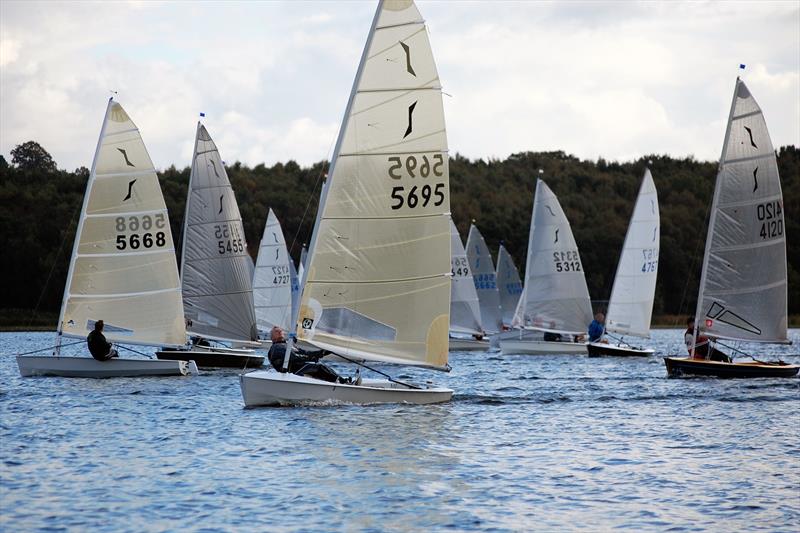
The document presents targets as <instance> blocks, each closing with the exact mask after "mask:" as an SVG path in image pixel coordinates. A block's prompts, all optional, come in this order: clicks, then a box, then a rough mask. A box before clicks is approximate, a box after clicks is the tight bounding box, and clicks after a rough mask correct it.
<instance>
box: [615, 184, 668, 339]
mask: <svg viewBox="0 0 800 533" xmlns="http://www.w3.org/2000/svg"><path fill="white" fill-rule="evenodd" d="M659 226H660V219H659V214H658V194H657V193H656V185H655V183H653V176H652V175H651V174H650V169H647V170H645V172H644V178H643V179H642V185H641V187H640V188H639V196H638V198H637V199H636V205H635V206H634V208H633V215H631V221H630V224H629V225H628V233H627V234H626V235H625V243H624V244H623V246H622V255H621V256H620V258H619V263H618V264H617V273H616V275H615V276H614V286H613V287H612V289H611V298H610V299H609V302H608V313H607V314H606V331H609V332H611V333H619V334H621V335H635V336H637V337H645V338H649V337H650V319H651V317H652V316H653V299H654V298H655V295H656V277H657V275H658V250H659V238H660V227H659Z"/></svg>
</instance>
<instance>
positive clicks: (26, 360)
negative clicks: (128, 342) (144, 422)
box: [17, 355, 198, 378]
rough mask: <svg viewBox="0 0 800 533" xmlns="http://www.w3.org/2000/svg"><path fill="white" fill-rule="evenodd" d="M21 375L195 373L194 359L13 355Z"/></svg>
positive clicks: (94, 376) (84, 376)
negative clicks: (102, 358) (101, 359)
mask: <svg viewBox="0 0 800 533" xmlns="http://www.w3.org/2000/svg"><path fill="white" fill-rule="evenodd" d="M17 364H18V366H19V373H20V375H22V377H31V376H60V377H67V378H122V377H143V376H187V375H189V374H197V373H198V370H197V365H196V364H195V362H194V361H171V360H166V361H162V360H160V359H119V358H114V359H109V360H108V361H97V360H95V359H93V358H91V357H61V356H53V355H38V356H28V355H25V356H17Z"/></svg>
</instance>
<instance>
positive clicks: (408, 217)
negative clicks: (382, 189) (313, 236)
mask: <svg viewBox="0 0 800 533" xmlns="http://www.w3.org/2000/svg"><path fill="white" fill-rule="evenodd" d="M443 216H449V213H433V214H430V215H394V216H391V215H386V216H383V217H327V216H326V217H323V218H322V220H393V219H403V220H409V219H416V218H431V217H443Z"/></svg>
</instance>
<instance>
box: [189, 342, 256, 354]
mask: <svg viewBox="0 0 800 533" xmlns="http://www.w3.org/2000/svg"><path fill="white" fill-rule="evenodd" d="M192 351H194V352H214V353H227V354H232V355H252V354H254V353H255V350H253V349H252V348H227V347H225V346H202V345H200V344H193V345H192Z"/></svg>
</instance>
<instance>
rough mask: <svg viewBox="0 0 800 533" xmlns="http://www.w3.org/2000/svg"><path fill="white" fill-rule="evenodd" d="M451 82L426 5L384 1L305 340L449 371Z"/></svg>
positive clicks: (327, 191) (334, 164)
mask: <svg viewBox="0 0 800 533" xmlns="http://www.w3.org/2000/svg"><path fill="white" fill-rule="evenodd" d="M384 26H385V27H384ZM420 80H423V81H420ZM439 86H440V83H439V81H438V72H437V70H436V65H435V63H434V60H433V55H432V52H431V49H430V43H429V41H428V34H427V31H425V26H424V23H423V22H422V20H421V17H420V16H419V12H418V11H417V8H416V6H415V5H414V3H413V2H412V1H403V2H398V1H393V0H392V1H385V2H380V4H379V6H378V9H377V11H376V14H375V17H374V19H373V23H372V26H371V28H370V32H369V35H368V37H367V43H366V45H365V47H364V51H363V53H362V56H361V62H360V64H359V68H358V71H357V73H356V79H355V82H354V84H353V89H352V91H351V95H350V99H349V101H348V105H347V109H346V111H345V117H344V120H343V123H342V127H341V128H340V131H339V137H338V139H337V142H336V147H335V149H334V155H333V158H332V160H331V166H330V171H329V178H328V180H327V182H326V185H325V187H324V189H323V195H322V199H321V204H320V208H319V210H318V216H317V220H316V222H315V229H314V234H313V237H312V242H311V246H310V248H309V255H308V264H307V265H305V269H304V278H305V281H304V286H303V287H302V291H303V292H302V296H301V299H300V309H299V313H298V318H297V336H298V339H300V340H304V341H308V342H311V343H313V344H315V345H317V346H325V347H326V349H330V350H332V351H334V352H337V353H341V354H345V355H346V354H348V353H349V354H356V353H358V354H361V355H360V356H359V357H363V358H366V359H370V360H376V361H388V362H398V363H403V364H411V365H419V366H429V367H437V368H444V367H446V366H447V348H448V331H449V322H450V319H449V311H450V285H451V283H450V277H449V276H450V268H449V263H450V247H449V239H450V231H449V228H448V219H449V217H448V214H449V211H450V205H449V179H448V176H449V171H448V159H447V139H446V134H445V126H444V111H443V108H442V97H441V90H440V89H439ZM419 89H424V90H419Z"/></svg>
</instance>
